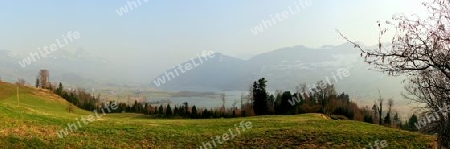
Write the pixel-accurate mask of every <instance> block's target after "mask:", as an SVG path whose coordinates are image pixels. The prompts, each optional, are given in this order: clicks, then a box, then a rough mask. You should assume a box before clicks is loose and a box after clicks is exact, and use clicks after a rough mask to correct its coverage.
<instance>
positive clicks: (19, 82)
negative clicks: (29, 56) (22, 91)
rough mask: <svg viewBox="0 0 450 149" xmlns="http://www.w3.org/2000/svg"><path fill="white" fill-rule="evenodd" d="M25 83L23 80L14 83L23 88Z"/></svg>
mask: <svg viewBox="0 0 450 149" xmlns="http://www.w3.org/2000/svg"><path fill="white" fill-rule="evenodd" d="M25 83H26V82H25V80H24V79H22V78H20V79H18V80H17V81H16V85H17V86H25Z"/></svg>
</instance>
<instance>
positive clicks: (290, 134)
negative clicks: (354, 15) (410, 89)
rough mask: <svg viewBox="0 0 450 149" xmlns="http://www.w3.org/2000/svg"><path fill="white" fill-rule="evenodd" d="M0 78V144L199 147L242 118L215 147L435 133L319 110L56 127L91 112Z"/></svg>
mask: <svg viewBox="0 0 450 149" xmlns="http://www.w3.org/2000/svg"><path fill="white" fill-rule="evenodd" d="M19 97H20V98H19V105H18V101H17V96H16V86H15V85H12V84H8V83H0V148H164V149H165V148H200V146H202V145H201V144H202V143H204V142H208V141H211V137H216V136H218V135H220V136H221V135H222V134H224V133H228V132H229V131H228V129H230V128H231V129H234V128H235V126H234V125H235V124H237V125H239V123H240V122H241V121H248V122H251V123H252V126H253V127H252V128H250V129H248V130H247V131H245V132H241V133H240V134H239V135H237V136H236V137H235V138H233V139H230V140H228V141H224V142H223V144H217V148H305V149H307V148H311V149H313V148H314V149H322V148H323V149H328V148H355V149H356V148H364V147H366V148H368V144H369V143H372V144H373V143H374V142H375V141H376V140H386V142H387V144H388V146H387V147H386V148H410V149H416V148H417V149H422V148H433V144H434V143H433V141H434V139H435V137H434V136H428V135H423V134H419V133H413V132H407V131H403V130H397V129H392V128H386V127H382V126H378V125H373V124H367V123H363V122H358V121H350V120H338V121H335V120H330V119H329V118H328V117H326V116H323V115H321V114H302V115H292V116H254V117H245V118H232V119H204V120H191V119H154V118H151V117H149V116H145V115H140V114H129V113H121V114H107V115H104V116H102V117H101V118H99V119H97V118H95V119H94V121H93V122H91V123H89V124H86V125H85V124H81V126H82V127H81V128H79V129H78V130H75V131H74V132H69V133H68V135H67V136H64V137H63V138H60V137H58V135H57V132H59V131H60V130H61V129H64V128H66V127H67V124H73V123H76V122H77V119H80V117H82V116H84V117H87V116H88V115H90V114H94V113H93V112H92V111H84V110H81V109H78V108H75V109H74V111H73V112H72V113H69V112H68V111H66V108H67V106H68V103H67V102H66V101H65V100H64V99H62V98H60V97H59V96H56V95H54V94H53V93H51V92H49V91H47V90H36V89H35V88H30V87H20V88H19Z"/></svg>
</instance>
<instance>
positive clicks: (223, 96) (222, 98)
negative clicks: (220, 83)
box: [220, 93, 225, 114]
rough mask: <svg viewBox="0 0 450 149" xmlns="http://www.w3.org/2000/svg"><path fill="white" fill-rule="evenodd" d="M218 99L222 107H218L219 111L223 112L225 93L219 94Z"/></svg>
mask: <svg viewBox="0 0 450 149" xmlns="http://www.w3.org/2000/svg"><path fill="white" fill-rule="evenodd" d="M220 100H221V101H222V108H221V109H220V111H221V112H222V114H225V93H221V94H220Z"/></svg>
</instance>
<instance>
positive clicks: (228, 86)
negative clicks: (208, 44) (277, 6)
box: [0, 44, 403, 99]
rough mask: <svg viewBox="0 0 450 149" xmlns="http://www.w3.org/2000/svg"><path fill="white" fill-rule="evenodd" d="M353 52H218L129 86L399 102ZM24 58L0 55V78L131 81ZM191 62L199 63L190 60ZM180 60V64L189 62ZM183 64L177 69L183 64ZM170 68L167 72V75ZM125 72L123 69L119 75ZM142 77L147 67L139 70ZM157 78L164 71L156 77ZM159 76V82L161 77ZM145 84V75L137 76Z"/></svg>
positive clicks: (72, 59)
mask: <svg viewBox="0 0 450 149" xmlns="http://www.w3.org/2000/svg"><path fill="white" fill-rule="evenodd" d="M359 55H360V53H359V51H358V50H356V49H354V48H353V46H352V45H350V44H342V45H338V46H332V45H327V46H323V47H321V48H315V49H313V48H308V47H305V46H294V47H289V48H283V49H278V50H274V51H272V52H268V53H263V54H258V55H256V56H254V57H252V58H250V59H248V60H242V59H238V58H234V57H230V56H227V55H223V54H221V53H215V57H214V58H212V59H209V60H208V61H205V62H203V63H202V64H200V65H199V66H196V67H195V68H192V69H191V70H189V71H186V72H185V73H182V74H179V76H176V77H174V78H172V79H171V80H170V81H169V80H166V83H164V84H162V85H161V86H159V87H157V86H155V84H154V83H153V82H151V81H149V82H142V81H141V82H140V83H139V84H134V85H136V86H146V87H149V86H150V87H154V88H155V89H157V90H190V91H243V90H248V89H249V88H250V86H251V84H252V82H253V81H255V80H257V79H259V78H262V77H264V78H266V79H267V80H268V84H267V85H268V89H269V90H291V91H293V90H295V86H297V85H299V84H300V83H307V85H310V86H313V84H314V83H315V82H317V81H319V80H324V81H326V80H327V78H328V79H329V80H334V78H333V77H335V76H336V77H337V79H335V80H337V82H336V81H332V82H333V83H334V82H335V84H336V88H337V90H338V91H340V92H342V91H345V92H348V93H349V94H350V95H351V96H353V97H354V98H357V99H374V98H377V97H378V91H377V89H379V90H380V91H381V93H382V96H383V97H385V98H391V97H392V98H401V96H400V93H401V91H402V88H403V85H402V84H401V80H402V78H399V77H387V76H386V75H384V74H382V73H380V72H376V71H373V70H369V65H368V64H366V63H364V62H363V59H362V58H360V56H359ZM24 57H26V56H23V55H18V54H14V53H12V52H11V51H8V50H0V70H1V71H0V77H1V78H2V79H3V80H6V81H9V82H14V81H15V79H17V78H26V79H27V82H34V78H36V76H37V73H38V71H39V69H42V68H45V69H49V70H51V80H52V81H54V82H58V81H62V82H64V83H65V84H69V85H71V86H81V87H85V88H91V87H96V86H102V85H110V86H114V85H124V84H127V82H133V80H135V79H136V78H133V77H127V75H126V73H123V72H124V70H121V69H119V68H117V67H116V66H114V65H113V64H111V63H110V62H109V61H108V60H107V59H105V58H101V57H96V56H92V55H90V54H85V53H83V50H82V49H79V50H78V51H77V52H76V53H70V52H67V51H64V50H58V51H55V52H54V53H52V54H51V55H49V57H47V58H44V59H41V60H39V63H33V64H32V65H30V66H27V68H26V69H22V68H20V65H19V64H18V61H20V60H21V59H23V58H24ZM195 61H196V62H199V61H198V60H197V59H195ZM191 62H192V61H191V60H186V62H185V63H191ZM185 63H183V64H181V65H184V64H185ZM340 69H341V71H342V70H348V72H349V74H350V75H349V76H348V77H345V78H339V77H338V76H337V74H338V70H340ZM171 70H172V69H168V70H167V72H169V71H171ZM125 71H126V70H125ZM139 71H141V72H142V74H148V72H150V71H152V70H151V68H148V69H142V70H139ZM160 74H161V76H164V75H165V72H161V73H160ZM161 76H160V77H161ZM140 77H141V78H140V79H141V80H142V78H146V79H147V80H151V79H152V78H148V77H147V76H145V75H142V76H140Z"/></svg>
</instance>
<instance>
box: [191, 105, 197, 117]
mask: <svg viewBox="0 0 450 149" xmlns="http://www.w3.org/2000/svg"><path fill="white" fill-rule="evenodd" d="M191 118H194V119H195V118H197V107H195V105H194V106H192V114H191Z"/></svg>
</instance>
